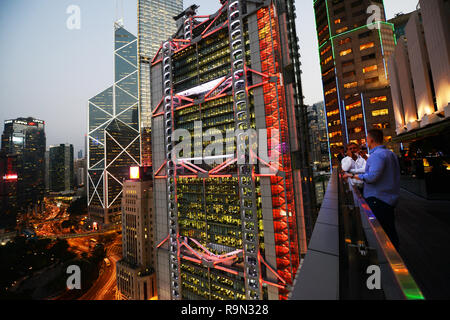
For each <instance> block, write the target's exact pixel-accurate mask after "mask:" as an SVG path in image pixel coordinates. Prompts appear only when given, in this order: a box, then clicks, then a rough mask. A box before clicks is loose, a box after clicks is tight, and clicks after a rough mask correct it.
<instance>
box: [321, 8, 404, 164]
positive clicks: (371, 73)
mask: <svg viewBox="0 0 450 320" xmlns="http://www.w3.org/2000/svg"><path fill="white" fill-rule="evenodd" d="M314 10H315V18H316V26H317V39H318V42H319V56H320V64H321V71H322V81H323V90H324V100H325V111H326V116H327V124H328V137H329V144H330V152H331V155H332V158H333V162H334V164H336V158H335V156H336V154H337V153H338V151H339V148H340V147H343V146H346V145H347V144H348V143H350V142H356V143H358V144H364V143H366V136H367V132H368V131H369V130H370V129H374V128H376V129H382V130H383V132H384V134H385V137H386V144H387V145H388V147H389V148H391V149H396V147H395V146H394V145H393V144H392V143H391V139H392V137H393V136H394V135H395V121H394V115H393V108H392V99H391V95H390V89H389V75H388V71H387V60H388V58H389V56H390V55H391V53H392V52H393V50H394V47H395V37H394V31H393V25H392V24H389V23H387V22H386V15H385V11H384V6H383V2H382V1H373V0H345V1H344V0H316V1H314Z"/></svg>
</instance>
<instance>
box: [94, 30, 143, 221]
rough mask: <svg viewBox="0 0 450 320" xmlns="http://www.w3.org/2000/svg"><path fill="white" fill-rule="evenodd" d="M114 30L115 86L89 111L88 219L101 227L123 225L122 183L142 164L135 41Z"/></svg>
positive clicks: (99, 96)
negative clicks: (133, 168) (121, 223)
mask: <svg viewBox="0 0 450 320" xmlns="http://www.w3.org/2000/svg"><path fill="white" fill-rule="evenodd" d="M114 27H115V32H114V35H115V50H114V74H115V78H114V84H113V85H112V86H111V87H109V88H108V89H106V90H105V91H103V92H102V93H100V94H98V95H97V96H95V97H93V98H92V99H90V100H89V110H88V137H87V138H88V142H87V143H88V153H87V157H88V159H87V162H88V204H89V216H90V218H91V219H92V220H93V221H95V222H98V223H100V224H119V223H120V207H121V195H122V181H123V180H124V179H126V177H127V176H128V170H129V167H130V166H133V165H138V166H139V165H140V163H141V160H140V159H141V158H140V156H141V155H140V131H139V127H140V126H139V101H138V69H137V65H138V57H137V38H136V37H135V36H134V35H132V34H131V33H129V32H128V31H127V30H126V29H125V28H124V27H123V26H122V25H121V24H119V23H116V24H115V26H114Z"/></svg>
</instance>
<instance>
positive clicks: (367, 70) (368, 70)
mask: <svg viewBox="0 0 450 320" xmlns="http://www.w3.org/2000/svg"><path fill="white" fill-rule="evenodd" d="M375 70H378V66H377V65H373V66H370V67H365V68H363V73H368V72H371V71H375Z"/></svg>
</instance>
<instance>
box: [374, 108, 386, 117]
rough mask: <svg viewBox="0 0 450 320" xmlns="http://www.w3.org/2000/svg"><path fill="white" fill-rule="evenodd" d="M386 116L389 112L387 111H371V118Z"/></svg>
mask: <svg viewBox="0 0 450 320" xmlns="http://www.w3.org/2000/svg"><path fill="white" fill-rule="evenodd" d="M388 114H389V110H388V109H379V110H374V111H372V116H373V117H379V116H386V115H388Z"/></svg>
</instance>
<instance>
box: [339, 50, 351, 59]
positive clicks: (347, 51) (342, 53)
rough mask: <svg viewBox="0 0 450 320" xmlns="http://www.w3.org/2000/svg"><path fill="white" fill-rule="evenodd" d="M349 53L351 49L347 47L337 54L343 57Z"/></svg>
mask: <svg viewBox="0 0 450 320" xmlns="http://www.w3.org/2000/svg"><path fill="white" fill-rule="evenodd" d="M350 53H352V49H347V50H342V51H341V52H340V53H339V55H340V56H341V57H343V56H346V55H348V54H350Z"/></svg>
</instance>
